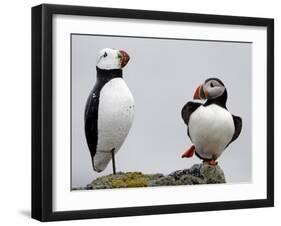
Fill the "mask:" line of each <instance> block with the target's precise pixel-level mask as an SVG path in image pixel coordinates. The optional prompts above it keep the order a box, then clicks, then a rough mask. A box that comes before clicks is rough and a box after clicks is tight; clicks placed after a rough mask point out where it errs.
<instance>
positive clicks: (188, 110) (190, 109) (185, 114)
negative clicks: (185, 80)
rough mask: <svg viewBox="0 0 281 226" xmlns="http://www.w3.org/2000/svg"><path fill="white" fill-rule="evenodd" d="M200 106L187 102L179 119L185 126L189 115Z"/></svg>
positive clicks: (199, 104)
mask: <svg viewBox="0 0 281 226" xmlns="http://www.w3.org/2000/svg"><path fill="white" fill-rule="evenodd" d="M201 105H202V104H201V103H197V102H187V103H186V104H185V105H184V106H183V108H182V110H181V117H182V119H183V121H184V122H185V124H186V125H187V126H188V123H189V118H190V115H191V114H192V113H193V112H194V111H195V110H196V109H197V108H198V107H200V106H201Z"/></svg>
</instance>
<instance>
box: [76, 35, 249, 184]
mask: <svg viewBox="0 0 281 226" xmlns="http://www.w3.org/2000/svg"><path fill="white" fill-rule="evenodd" d="M71 44H72V187H79V186H85V185H87V184H88V183H90V182H91V181H92V180H93V179H95V178H97V177H99V176H103V175H107V174H110V173H112V166H111V162H110V163H109V165H108V167H107V169H106V170H105V171H103V172H102V173H97V172H94V171H93V170H92V164H91V157H90V152H89V150H88V147H87V143H86V139H85V135H84V108H85V103H86V100H87V98H88V95H89V92H90V91H91V89H92V88H93V86H94V84H95V81H96V65H95V59H96V54H97V52H98V51H99V50H101V49H103V48H106V47H109V48H116V49H123V50H125V51H126V52H128V53H129V55H130V58H131V59H130V61H129V63H128V65H127V66H126V67H125V68H124V70H123V78H124V80H125V82H126V83H127V85H128V87H129V89H130V90H131V92H132V94H133V96H134V99H135V104H136V112H135V119H134V122H133V125H132V128H131V130H130V132H129V135H128V137H127V139H126V141H125V142H124V144H123V146H122V147H121V149H120V150H119V152H118V153H117V155H116V168H117V171H123V172H128V171H141V172H143V173H164V174H168V173H170V172H172V171H175V170H179V169H184V168H189V167H190V166H192V165H193V164H195V163H200V162H201V160H200V159H198V158H197V157H193V158H190V159H186V158H185V159H182V158H181V154H182V153H183V152H184V151H185V150H186V149H187V148H188V147H190V145H191V142H190V140H189V138H188V136H187V134H186V125H185V124H184V122H183V120H182V119H181V109H182V107H183V105H184V104H185V103H186V102H187V101H190V100H192V97H193V93H194V91H195V89H196V87H197V86H198V85H199V84H201V83H202V82H203V81H204V80H205V79H206V78H208V77H218V78H220V79H221V80H222V81H223V82H224V84H225V86H226V88H227V91H228V101H227V107H228V109H229V111H230V112H231V113H232V114H235V115H239V116H240V117H242V120H243V128H242V132H241V134H240V137H239V138H238V139H237V140H236V141H235V142H234V143H233V144H231V145H230V146H229V147H228V148H227V149H226V150H225V152H224V153H223V154H222V156H221V157H220V158H219V160H218V161H219V165H220V166H221V167H222V169H223V170H224V173H225V176H226V180H227V182H231V183H238V182H250V181H251V173H252V172H251V169H252V165H251V158H252V150H251V79H252V75H251V73H252V72H251V59H252V57H251V53H252V52H251V50H252V48H251V44H250V43H231V42H212V41H194V40H193V41H192V40H165V39H149V38H125V37H104V36H92V35H72V43H71Z"/></svg>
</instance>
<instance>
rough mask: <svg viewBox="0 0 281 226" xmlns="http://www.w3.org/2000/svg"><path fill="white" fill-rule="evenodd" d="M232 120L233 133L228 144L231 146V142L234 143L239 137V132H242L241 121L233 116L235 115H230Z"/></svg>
mask: <svg viewBox="0 0 281 226" xmlns="http://www.w3.org/2000/svg"><path fill="white" fill-rule="evenodd" d="M232 118H233V122H234V127H235V131H234V134H233V137H232V139H231V141H230V142H229V143H228V145H229V144H231V143H232V142H233V141H235V140H236V139H237V138H238V137H239V135H240V133H241V130H242V119H241V118H240V117H239V116H235V115H232ZM228 145H227V146H228ZM227 146H226V147H227Z"/></svg>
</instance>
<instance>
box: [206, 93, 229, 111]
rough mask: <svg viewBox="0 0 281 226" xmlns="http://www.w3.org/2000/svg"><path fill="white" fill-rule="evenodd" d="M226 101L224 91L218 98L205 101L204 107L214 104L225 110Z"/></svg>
mask: <svg viewBox="0 0 281 226" xmlns="http://www.w3.org/2000/svg"><path fill="white" fill-rule="evenodd" d="M226 101H227V91H226V90H225V91H224V93H223V94H222V95H221V96H219V97H218V98H215V99H209V100H207V101H206V102H205V104H204V106H208V105H211V104H216V105H219V106H221V107H223V108H225V109H226Z"/></svg>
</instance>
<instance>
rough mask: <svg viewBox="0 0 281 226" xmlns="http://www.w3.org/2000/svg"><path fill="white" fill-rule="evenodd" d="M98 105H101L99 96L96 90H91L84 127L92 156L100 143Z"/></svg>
mask: <svg viewBox="0 0 281 226" xmlns="http://www.w3.org/2000/svg"><path fill="white" fill-rule="evenodd" d="M98 106H99V98H98V96H95V94H94V92H91V94H90V96H89V97H88V100H87V104H86V107H85V115H84V121H85V127H84V129H85V135H86V140H87V144H88V147H89V150H90V153H91V157H92V158H93V157H94V156H95V154H96V148H97V143H98ZM92 162H94V161H92Z"/></svg>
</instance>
